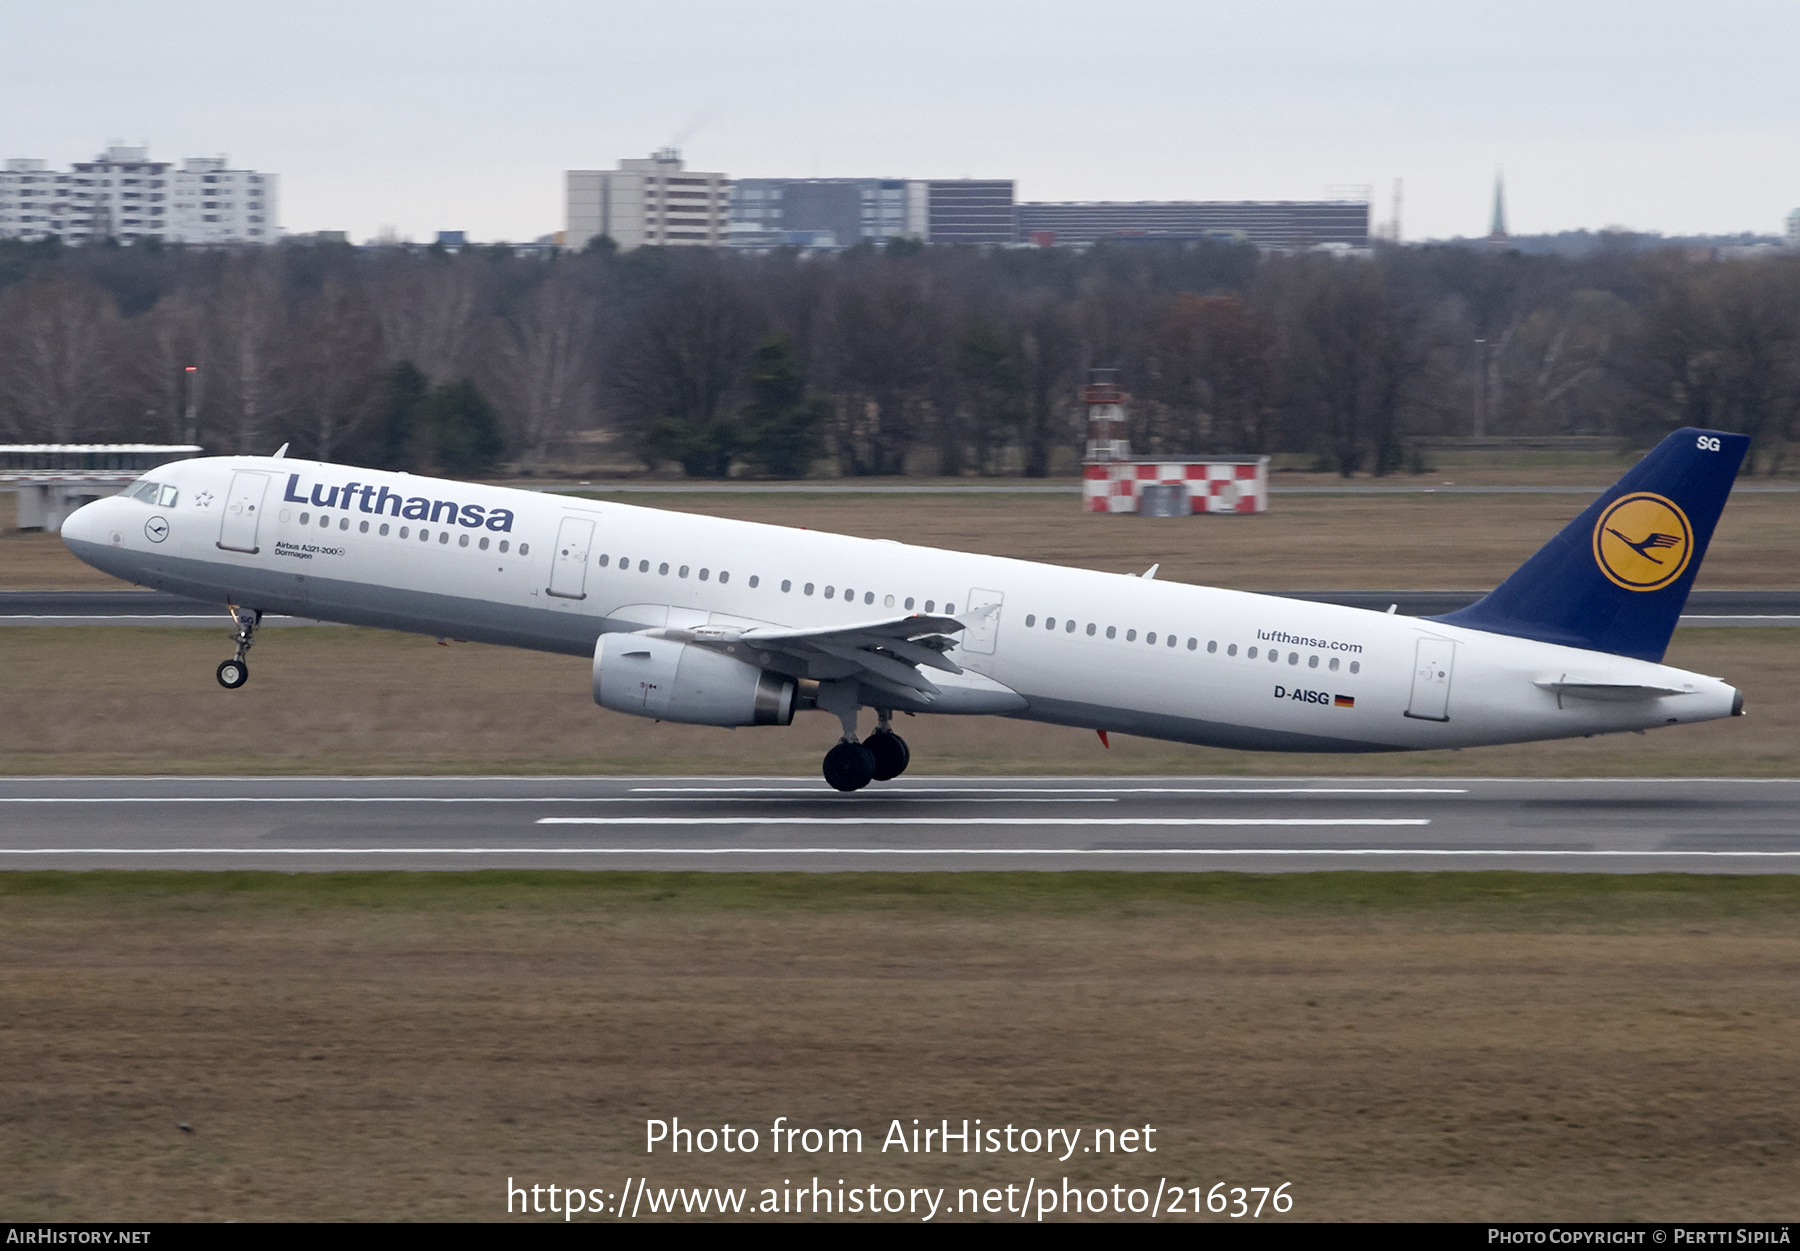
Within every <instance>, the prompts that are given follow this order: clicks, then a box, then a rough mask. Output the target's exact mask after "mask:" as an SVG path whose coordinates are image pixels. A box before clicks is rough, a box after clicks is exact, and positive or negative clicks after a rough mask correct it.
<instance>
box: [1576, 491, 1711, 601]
mask: <svg viewBox="0 0 1800 1251" xmlns="http://www.w3.org/2000/svg"><path fill="white" fill-rule="evenodd" d="M1693 550H1694V528H1693V527H1692V526H1690V525H1689V524H1688V519H1687V514H1686V513H1684V512H1682V511H1681V509H1680V508H1679V507H1677V506H1676V504H1675V503H1674V501H1672V500H1668V499H1664V498H1663V497H1662V496H1660V495H1653V494H1651V493H1650V492H1648V491H1638V492H1636V493H1634V494H1631V495H1626V496H1622V497H1620V498H1619V499H1617V500H1614V501H1613V503H1612V507H1610V508H1608V509H1607V510H1606V511H1605V512H1603V513H1601V514H1600V520H1599V521H1597V522H1596V523H1594V563H1596V564H1598V565H1599V566H1600V572H1601V573H1604V574H1605V575H1606V576H1607V577H1608V578H1610V579H1611V580H1612V581H1613V583H1614V584H1615V585H1617V586H1622V587H1624V588H1625V589H1626V590H1628V591H1660V590H1662V589H1663V587H1665V586H1668V585H1669V583H1671V582H1673V581H1675V579H1676V578H1679V577H1680V576H1681V573H1682V570H1684V569H1686V568H1687V563H1688V556H1689V555H1690V554H1691V553H1692V552H1693Z"/></svg>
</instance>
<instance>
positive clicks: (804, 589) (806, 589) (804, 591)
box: [800, 582, 813, 595]
mask: <svg viewBox="0 0 1800 1251" xmlns="http://www.w3.org/2000/svg"><path fill="white" fill-rule="evenodd" d="M800 592H801V594H803V595H811V594H812V593H813V584H812V583H810V582H808V583H807V584H806V585H805V586H803V587H801V588H800Z"/></svg>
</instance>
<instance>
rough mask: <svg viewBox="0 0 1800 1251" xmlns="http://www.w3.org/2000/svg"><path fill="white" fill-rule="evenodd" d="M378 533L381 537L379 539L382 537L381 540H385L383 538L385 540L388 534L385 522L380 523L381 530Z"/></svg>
mask: <svg viewBox="0 0 1800 1251" xmlns="http://www.w3.org/2000/svg"><path fill="white" fill-rule="evenodd" d="M379 533H380V535H381V537H382V538H384V539H385V538H387V533H388V524H387V522H385V521H384V522H382V523H381V530H380V531H379Z"/></svg>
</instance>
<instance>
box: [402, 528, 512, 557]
mask: <svg viewBox="0 0 1800 1251" xmlns="http://www.w3.org/2000/svg"><path fill="white" fill-rule="evenodd" d="M400 537H401V538H405V537H406V531H404V530H402V531H401V532H400ZM510 546H512V545H511V544H510V543H509V542H508V541H507V540H505V539H501V540H500V554H501V555H502V556H504V555H505V554H506V549H507V548H508V547H510Z"/></svg>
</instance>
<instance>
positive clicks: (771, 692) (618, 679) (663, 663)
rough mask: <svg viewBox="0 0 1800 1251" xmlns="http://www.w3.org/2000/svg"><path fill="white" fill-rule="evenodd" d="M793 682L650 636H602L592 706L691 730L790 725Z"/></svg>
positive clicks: (597, 649)
mask: <svg viewBox="0 0 1800 1251" xmlns="http://www.w3.org/2000/svg"><path fill="white" fill-rule="evenodd" d="M795 689H796V683H795V682H794V679H792V678H789V677H783V676H782V675H781V674H779V673H770V672H768V671H767V670H764V669H759V668H757V667H756V666H755V665H748V664H745V663H744V662H743V661H741V660H738V659H736V658H734V657H731V656H727V655H725V654H723V653H722V652H716V651H712V650H710V649H708V648H705V647H696V646H694V645H693V644H691V643H678V642H676V641H675V640H673V639H659V638H653V637H651V636H649V635H644V634H602V635H601V636H600V641H599V642H598V643H596V644H595V645H594V702H595V703H596V704H599V705H600V706H601V707H602V708H611V709H612V710H613V711H614V712H629V713H631V714H632V715H634V716H639V717H653V718H655V719H656V720H658V721H683V722H686V723H688V724H689V725H787V724H789V723H790V722H792V721H793V719H794V693H795Z"/></svg>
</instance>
